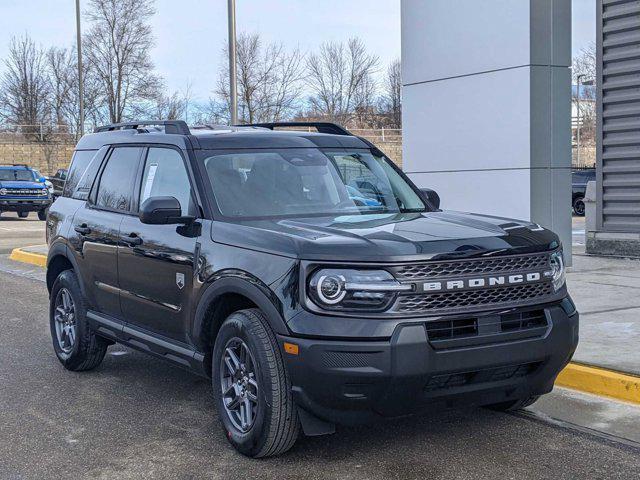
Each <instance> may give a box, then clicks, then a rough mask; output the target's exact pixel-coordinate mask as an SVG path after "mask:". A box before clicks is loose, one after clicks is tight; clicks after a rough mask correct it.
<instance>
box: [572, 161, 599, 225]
mask: <svg viewBox="0 0 640 480" xmlns="http://www.w3.org/2000/svg"><path fill="white" fill-rule="evenodd" d="M595 180H596V169H595V168H579V169H575V170H573V171H572V172H571V190H572V192H571V205H572V206H573V213H574V214H575V215H578V216H580V217H582V216H584V196H585V194H586V192H587V183H589V182H591V181H594V182H595Z"/></svg>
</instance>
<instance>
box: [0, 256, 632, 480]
mask: <svg viewBox="0 0 640 480" xmlns="http://www.w3.org/2000/svg"><path fill="white" fill-rule="evenodd" d="M3 261H4V262H5V264H4V265H5V266H4V271H0V327H1V328H0V479H31V478H33V479H48V478H92V479H93V478H97V479H114V478H123V479H128V478H161V479H173V478H176V479H191V478H212V479H234V478H273V479H276V478H277V479H288V478H291V479H294V478H296V479H297V478H305V479H319V478H330V479H350V480H351V479H395V478H398V479H400V478H401V479H414V478H421V479H424V478H427V479H437V478H447V479H469V478H487V479H497V478H501V479H511V478H512V479H523V478H525V479H536V478H545V479H547V478H549V479H550V478H553V479H576V478H589V479H593V478H607V479H609V478H620V479H628V478H637V473H638V470H639V469H640V449H639V448H638V447H637V445H636V446H634V445H633V444H629V443H624V442H619V441H617V440H616V439H615V438H614V439H611V438H607V437H603V436H601V435H597V434H591V433H589V432H585V431H579V430H576V429H574V428H568V427H567V426H566V425H564V424H557V423H554V422H549V421H540V420H536V419H532V418H529V417H527V416H514V415H508V414H502V413H497V412H491V411H487V410H483V409H468V410H456V411H448V412H441V413H434V414H433V415H430V416H426V417H412V418H405V419H401V420H395V421H389V422H385V423H384V424H379V425H376V426H373V427H361V428H340V429H339V430H338V433H336V434H335V435H332V436H329V437H317V438H301V439H300V440H299V441H298V443H297V444H296V446H295V447H294V448H293V450H292V451H291V452H289V453H288V454H286V455H284V456H282V457H279V458H273V459H264V460H250V459H246V458H244V457H241V456H240V455H238V454H237V453H235V451H234V450H233V449H232V448H231V447H230V446H229V445H228V444H227V442H226V440H225V438H224V435H223V433H222V431H221V430H220V428H219V426H218V421H217V418H216V415H217V414H216V411H215V408H214V405H213V401H212V399H211V395H210V386H209V383H208V381H207V380H205V379H203V378H200V377H197V376H195V375H192V374H190V373H188V372H185V371H182V370H180V369H178V368H175V367H173V366H171V365H169V364H166V363H163V362H161V361H159V360H155V359H152V358H150V357H147V356H145V355H143V354H140V353H137V352H134V351H132V350H129V349H125V348H122V347H111V349H110V351H109V353H108V354H107V357H106V359H105V361H104V362H103V364H102V365H101V366H100V367H99V368H98V369H97V370H95V371H93V372H86V373H71V372H67V371H65V370H64V369H63V368H62V366H61V365H60V364H59V363H58V361H57V360H56V358H55V356H54V354H53V350H52V347H51V340H50V335H49V326H48V320H47V294H46V289H45V286H44V284H43V283H42V281H41V280H37V278H41V277H42V272H41V271H40V272H39V271H37V270H33V271H29V270H27V269H25V270H23V271H21V272H20V274H18V273H17V270H16V271H15V273H14V272H12V273H7V272H8V270H10V269H8V268H7V267H6V265H7V261H6V258H4V259H3ZM23 275H24V276H23Z"/></svg>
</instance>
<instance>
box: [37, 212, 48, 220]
mask: <svg viewBox="0 0 640 480" xmlns="http://www.w3.org/2000/svg"><path fill="white" fill-rule="evenodd" d="M46 219H47V209H44V210H38V220H43V221H44V220H46Z"/></svg>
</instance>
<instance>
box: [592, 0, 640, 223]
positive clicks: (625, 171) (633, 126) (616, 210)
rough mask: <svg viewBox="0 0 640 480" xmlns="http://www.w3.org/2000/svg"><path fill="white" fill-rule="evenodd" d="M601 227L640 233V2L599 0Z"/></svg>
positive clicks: (598, 210)
mask: <svg viewBox="0 0 640 480" xmlns="http://www.w3.org/2000/svg"><path fill="white" fill-rule="evenodd" d="M598 16H599V18H598V27H597V29H598V32H597V55H598V58H597V69H598V72H597V76H598V79H597V80H598V82H597V83H598V99H597V101H598V107H597V108H598V150H597V172H598V173H597V179H598V208H597V229H598V230H600V231H605V232H607V231H608V232H640V1H637V0H598Z"/></svg>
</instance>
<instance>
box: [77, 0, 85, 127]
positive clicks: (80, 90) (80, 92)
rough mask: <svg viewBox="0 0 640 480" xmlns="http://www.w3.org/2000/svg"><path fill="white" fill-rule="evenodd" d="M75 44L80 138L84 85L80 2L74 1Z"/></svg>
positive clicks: (82, 124) (82, 122) (78, 0)
mask: <svg viewBox="0 0 640 480" xmlns="http://www.w3.org/2000/svg"><path fill="white" fill-rule="evenodd" d="M76 35H77V39H76V43H77V50H78V108H79V110H80V112H79V113H80V125H79V127H80V128H79V133H80V136H81V137H82V135H84V85H83V82H82V32H81V30H80V0H76Z"/></svg>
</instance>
